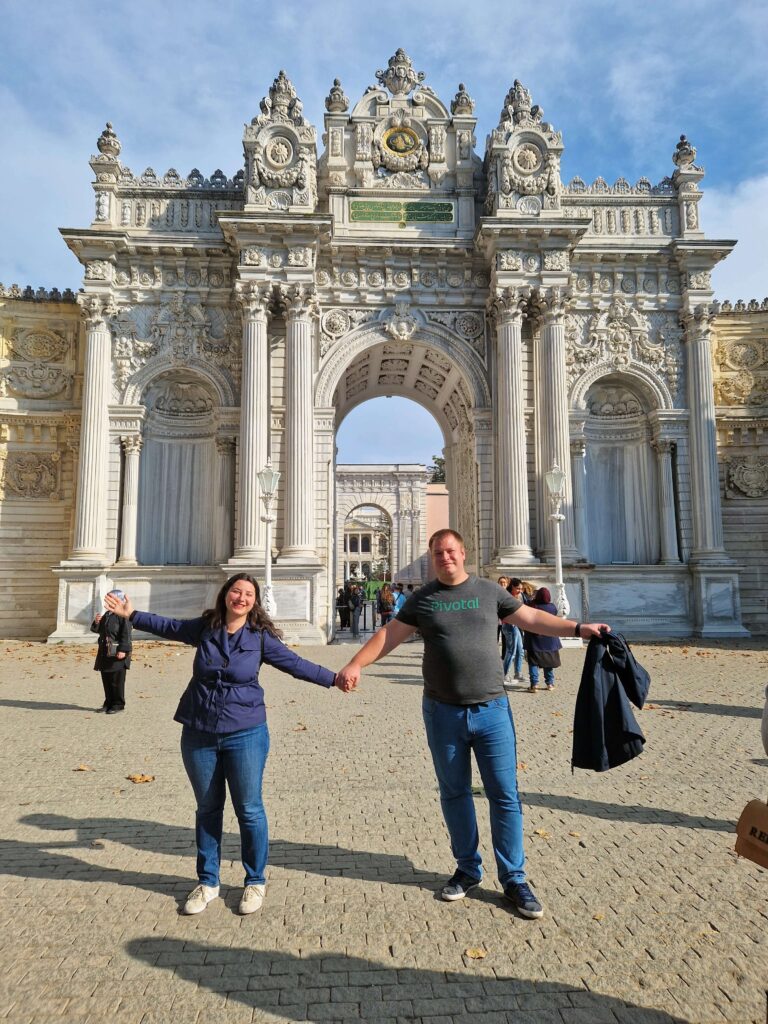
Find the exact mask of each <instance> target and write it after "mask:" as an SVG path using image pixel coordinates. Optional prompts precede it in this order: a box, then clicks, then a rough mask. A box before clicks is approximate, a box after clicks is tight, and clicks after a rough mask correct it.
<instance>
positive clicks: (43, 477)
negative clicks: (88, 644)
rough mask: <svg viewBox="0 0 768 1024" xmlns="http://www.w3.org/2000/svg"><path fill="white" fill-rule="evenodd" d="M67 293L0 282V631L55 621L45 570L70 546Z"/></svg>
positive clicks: (74, 324) (76, 330) (27, 631)
mask: <svg viewBox="0 0 768 1024" xmlns="http://www.w3.org/2000/svg"><path fill="white" fill-rule="evenodd" d="M79 337H80V316H79V310H78V308H77V306H76V305H75V304H74V296H73V295H72V294H71V293H65V295H64V296H63V297H62V296H61V295H60V294H59V293H58V292H56V291H54V292H51V293H49V292H46V291H44V290H43V289H39V290H38V291H37V292H36V293H32V291H31V289H27V290H26V291H25V292H22V291H21V290H20V289H13V290H8V291H5V290H4V289H2V287H1V286H0V503H1V504H0V636H13V637H29V638H34V639H38V640H39V639H41V638H43V637H44V636H46V635H47V634H49V633H50V632H51V631H52V629H53V628H54V626H55V624H56V602H57V585H56V580H55V578H54V576H53V574H52V572H51V568H52V566H54V565H56V564H57V563H58V562H60V561H61V560H62V559H64V558H66V557H67V555H68V553H69V547H70V543H71V530H72V514H73V508H74V492H75V478H76V469H77V462H76V459H77V448H78V441H79V432H80V412H79V403H80V385H81V380H82V368H81V362H80V359H81V356H80V350H79V344H78V342H79Z"/></svg>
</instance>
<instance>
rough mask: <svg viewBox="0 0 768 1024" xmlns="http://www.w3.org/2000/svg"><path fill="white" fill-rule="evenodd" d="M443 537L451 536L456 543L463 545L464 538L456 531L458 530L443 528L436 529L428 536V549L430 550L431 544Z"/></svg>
mask: <svg viewBox="0 0 768 1024" xmlns="http://www.w3.org/2000/svg"><path fill="white" fill-rule="evenodd" d="M444 537H453V539H454V540H455V541H456V542H457V543H459V544H461V546H462V547H464V538H463V537H462V536H461V534H460V533H459V532H458V530H450V529H445V530H436V531H435V532H434V533H433V534H432V536H431V537H430V538H429V545H428V547H429V550H430V551H431V550H432V548H433V546H434V545H435V544H436V543H437V541H439V540H443V538H444Z"/></svg>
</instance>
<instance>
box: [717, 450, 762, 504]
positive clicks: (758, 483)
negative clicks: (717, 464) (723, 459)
mask: <svg viewBox="0 0 768 1024" xmlns="http://www.w3.org/2000/svg"><path fill="white" fill-rule="evenodd" d="M766 494H768V458H765V457H760V456H757V455H747V456H744V457H731V458H730V460H729V465H728V489H727V490H726V496H727V497H729V498H733V497H737V496H742V495H746V496H747V497H748V498H763V497H765V495H766Z"/></svg>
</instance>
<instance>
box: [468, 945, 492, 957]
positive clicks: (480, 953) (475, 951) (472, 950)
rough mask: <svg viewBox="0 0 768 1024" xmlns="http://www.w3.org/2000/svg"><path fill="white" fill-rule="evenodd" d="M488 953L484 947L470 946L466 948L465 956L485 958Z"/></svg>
mask: <svg viewBox="0 0 768 1024" xmlns="http://www.w3.org/2000/svg"><path fill="white" fill-rule="evenodd" d="M487 955H488V954H487V953H486V952H485V950H484V949H480V947H479V946H470V947H469V949H465V950H464V956H466V957H469V959H470V960H485V958H486V956H487Z"/></svg>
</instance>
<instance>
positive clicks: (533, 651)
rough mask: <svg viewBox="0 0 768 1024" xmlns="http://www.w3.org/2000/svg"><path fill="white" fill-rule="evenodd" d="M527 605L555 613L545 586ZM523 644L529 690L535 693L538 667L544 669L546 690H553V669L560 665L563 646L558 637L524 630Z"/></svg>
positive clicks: (537, 609)
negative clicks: (526, 658)
mask: <svg viewBox="0 0 768 1024" xmlns="http://www.w3.org/2000/svg"><path fill="white" fill-rule="evenodd" d="M529 607H530V608H534V609H535V610H536V611H541V612H549V614H550V615H557V608H555V606H554V605H553V604H552V595H551V594H550V592H549V591H548V590H547V588H546V587H539V589H538V590H537V591H536V593H535V594H534V595H533V600H532V601H531V602H530V603H529ZM523 645H524V647H525V653H526V655H527V656H528V681H529V683H530V686H529V687H528V690H529V692H530V693H536V688H537V687H538V685H539V669H540V668H542V669H544V685H545V686H546V688H547V689H548V690H553V689H554V688H555V669H556V668H559V667H560V648H561V647H562V646H563V645H562V644H561V643H560V640H559V638H558V637H556V636H542V635H540V634H539V633H532V632H530V631H529V630H526V631H525V637H524V639H523Z"/></svg>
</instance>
